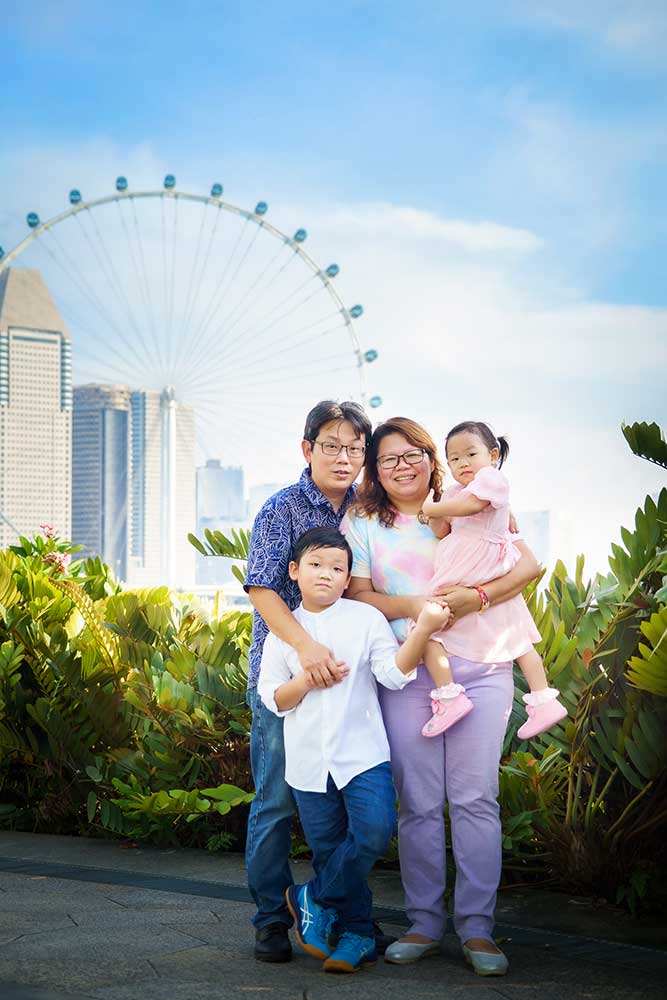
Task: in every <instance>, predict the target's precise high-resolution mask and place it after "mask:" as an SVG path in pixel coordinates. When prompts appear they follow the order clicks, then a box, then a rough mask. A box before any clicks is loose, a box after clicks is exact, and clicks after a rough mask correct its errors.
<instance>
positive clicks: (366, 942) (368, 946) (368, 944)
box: [323, 931, 378, 972]
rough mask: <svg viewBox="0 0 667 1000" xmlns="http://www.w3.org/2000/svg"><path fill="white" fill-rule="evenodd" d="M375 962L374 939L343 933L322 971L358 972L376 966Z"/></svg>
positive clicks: (376, 955)
mask: <svg viewBox="0 0 667 1000" xmlns="http://www.w3.org/2000/svg"><path fill="white" fill-rule="evenodd" d="M377 960H378V954H377V950H376V948H375V938H372V937H361V935H360V934H352V933H351V932H350V931H343V933H342V934H341V936H340V938H339V939H338V944H337V945H336V950H335V951H334V952H332V953H331V955H329V957H328V958H327V960H326V961H325V963H324V965H323V969H324V971H325V972H359V969H368V968H370V967H371V966H372V965H377Z"/></svg>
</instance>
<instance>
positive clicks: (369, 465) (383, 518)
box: [353, 417, 444, 528]
mask: <svg viewBox="0 0 667 1000" xmlns="http://www.w3.org/2000/svg"><path fill="white" fill-rule="evenodd" d="M390 434H401V435H402V436H403V437H404V438H405V440H406V441H407V442H408V444H411V445H412V447H413V448H422V449H423V450H424V451H425V452H426V454H427V455H428V456H429V458H430V459H431V461H432V462H433V472H432V473H431V478H430V480H429V484H428V488H429V489H430V490H433V491H434V494H435V498H436V500H439V499H440V496H441V494H442V479H443V476H444V470H443V468H442V465H441V464H440V462H439V461H438V453H437V450H436V446H435V441H434V440H433V438H432V437H431V435H430V434H429V433H428V431H425V430H424V428H423V427H422V426H421V424H418V423H416V422H415V421H414V420H409V419H408V417H390V419H389V420H385V421H384V423H382V424H379V425H378V426H377V427H376V428H375V431H374V432H373V436H372V438H371V443H370V446H369V448H368V450H367V452H366V464H365V465H364V477H363V479H362V481H361V485H360V487H359V489H358V490H357V497H356V500H355V503H354V508H353V510H354V513H356V514H361V515H362V516H363V517H374V516H375V515H377V517H378V520H379V521H380V524H382V525H384V527H385V528H392V527H393V526H394V518H395V517H396V513H397V512H396V510H395V508H394V507H392V505H391V501H390V500H389V497H388V496H387V493H386V491H385V489H384V486H382V484H381V483H380V479H379V477H378V468H377V454H378V449H379V447H380V442H381V441H382V440H383V438H386V437H388V436H389V435H390Z"/></svg>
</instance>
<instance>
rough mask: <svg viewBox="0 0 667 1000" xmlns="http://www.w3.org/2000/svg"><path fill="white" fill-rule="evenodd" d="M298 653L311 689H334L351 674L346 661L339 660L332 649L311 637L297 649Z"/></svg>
mask: <svg viewBox="0 0 667 1000" xmlns="http://www.w3.org/2000/svg"><path fill="white" fill-rule="evenodd" d="M296 652H297V654H298V656H299V661H300V663H301V666H302V667H303V670H304V673H306V674H308V678H309V685H310V686H311V687H314V688H325V687H333V685H334V684H338V683H339V682H340V681H342V680H343V678H344V677H347V675H348V674H349V672H350V670H349V667H346V666H345V662H344V660H337V659H336V658H335V656H334V654H333V653H332V652H331V650H330V649H327V647H326V646H323V645H322V643H321V642H316V641H315V640H314V639H312V638H310V637H309V638H308V639H307V640H306V641H305V642H303V643H302V644H301V645H299V646H298V647H297V650H296Z"/></svg>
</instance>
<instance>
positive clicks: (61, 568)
mask: <svg viewBox="0 0 667 1000" xmlns="http://www.w3.org/2000/svg"><path fill="white" fill-rule="evenodd" d="M71 558H72V557H71V556H70V554H69V553H68V552H47V554H46V555H45V556H42V562H45V563H47V564H48V565H49V566H55V567H56V569H57V570H58V572H59V573H66V572H67V567H68V566H69V562H70V559H71Z"/></svg>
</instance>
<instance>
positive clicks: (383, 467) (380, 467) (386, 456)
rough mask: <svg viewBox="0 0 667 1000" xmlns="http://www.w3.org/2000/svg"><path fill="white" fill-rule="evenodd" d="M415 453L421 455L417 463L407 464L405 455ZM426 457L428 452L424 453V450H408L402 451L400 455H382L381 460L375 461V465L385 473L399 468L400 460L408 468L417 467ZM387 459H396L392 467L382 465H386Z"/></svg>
mask: <svg viewBox="0 0 667 1000" xmlns="http://www.w3.org/2000/svg"><path fill="white" fill-rule="evenodd" d="M416 452H420V454H421V458H420V459H419V461H418V462H408V460H407V459H406V457H405V456H406V455H411V454H415V453H416ZM427 455H428V452H427V451H426V449H425V448H408V450H407V451H404V452H403V454H402V455H383V456H382V458H377V459H376V464H377V466H378V468H379V469H384V470H386V471H387V472H391V470H392V469H397V468H398V467H399V465H400V464H401V459H403V461H404V462H405V464H406V465H407V466H408V467H411V466H414V465H419V463H420V462H423V461H424V459H425V458H426V456H427ZM388 458H389V459H392V458H393V459H396V461H395V462H394V463H393V464H392V465H386V464H383V463H386V460H387V459H388Z"/></svg>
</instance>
